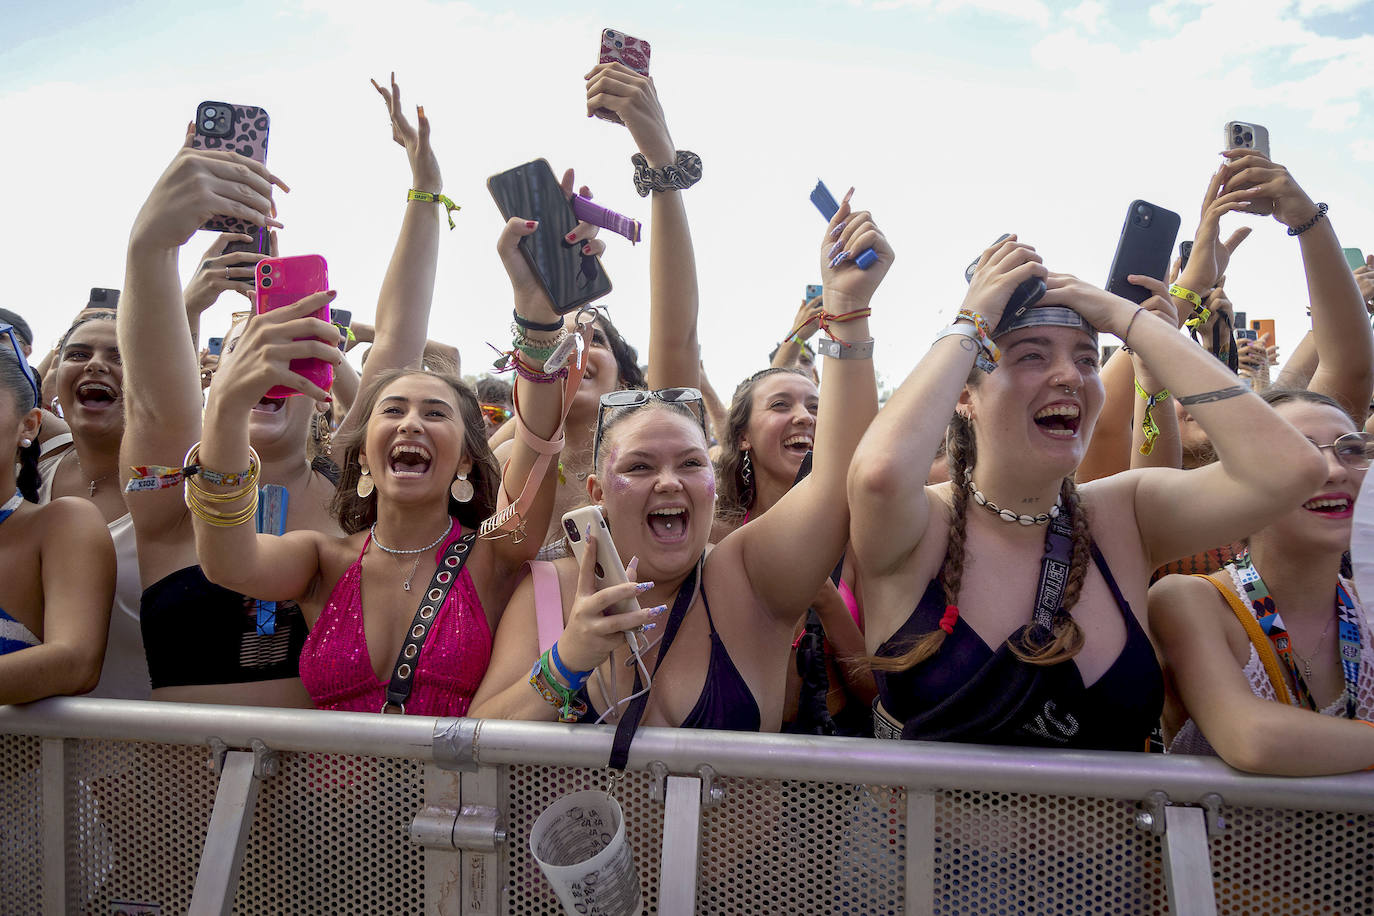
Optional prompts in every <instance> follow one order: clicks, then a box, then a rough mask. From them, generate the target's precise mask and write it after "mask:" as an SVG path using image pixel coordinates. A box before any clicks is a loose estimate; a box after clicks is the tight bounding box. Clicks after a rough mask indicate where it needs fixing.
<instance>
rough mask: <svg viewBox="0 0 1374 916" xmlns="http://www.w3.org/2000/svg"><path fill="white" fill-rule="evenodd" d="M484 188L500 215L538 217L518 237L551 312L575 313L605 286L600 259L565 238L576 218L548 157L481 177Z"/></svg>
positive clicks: (607, 281)
mask: <svg viewBox="0 0 1374 916" xmlns="http://www.w3.org/2000/svg"><path fill="white" fill-rule="evenodd" d="M487 190H488V191H490V192H491V196H492V199H493V200H495V201H496V207H497V209H499V210H500V211H501V215H502V216H503V217H504V218H506V219H510V218H511V217H516V218H517V219H527V220H538V222H539V228H538V229H536V230H535V231H534V234H533V235H527V236H525V237H524V238H522V239H521V240H520V253H521V254H523V255H524V256H525V261H526V262H528V264H529V265H530V270H532V271H533V272H534V275H535V276H536V277H538V278H539V282H540V284H541V285H542V286H543V287H544V292H546V293H547V294H548V296H549V301H550V302H552V303H553V310H554V311H555V312H557V313H558V314H560V315H564V314H567V313H568V312H575V311H577V310H578V309H579V308H581V307H582V306H584V305H586V304H587V303H588V302H593V301H595V300H597V299H600V298H601V297H602V296H604V295H606V294H607V293H609V292H610V291H611V279H610V277H608V276H606V272H605V271H604V270H602V268H601V261H600V260H598V259H597V258H596V257H595V256H593V255H588V254H583V253H582V243H580V242H578V243H574V244H569V243H568V240H567V236H568V233H569V232H572V231H573V229H574V228H576V227H577V217H576V216H575V215H574V214H573V209H572V204H571V203H569V202H568V199H567V198H566V197H564V196H563V189H562V188H561V187H560V186H559V184H558V179H557V178H555V177H554V174H553V169H551V168H549V164H548V162H546V161H545V160H543V159H536V160H534V161H533V162H526V163H525V164H524V165H520V166H516V167H515V168H513V169H511V170H509V171H506V172H502V173H501V174H499V175H493V176H491V177H490V178H488V179H487Z"/></svg>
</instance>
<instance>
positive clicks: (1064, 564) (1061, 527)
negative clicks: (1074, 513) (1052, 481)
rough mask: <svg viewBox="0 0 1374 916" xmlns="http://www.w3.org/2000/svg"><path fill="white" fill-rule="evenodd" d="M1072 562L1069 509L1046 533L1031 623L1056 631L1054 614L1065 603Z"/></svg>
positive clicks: (1061, 514)
mask: <svg viewBox="0 0 1374 916" xmlns="http://www.w3.org/2000/svg"><path fill="white" fill-rule="evenodd" d="M1072 560H1073V519H1072V518H1071V517H1070V515H1069V511H1068V507H1067V506H1065V507H1064V509H1063V510H1062V511H1061V512H1060V513H1059V515H1058V516H1057V517H1056V518H1052V519H1050V524H1049V527H1048V529H1047V530H1046V531H1045V557H1044V559H1043V560H1041V561H1040V582H1039V584H1038V585H1037V586H1036V589H1035V609H1034V611H1033V613H1032V614H1031V622H1032V624H1033V625H1034V626H1036V627H1044V628H1045V629H1046V630H1053V629H1054V615H1055V614H1056V613H1058V612H1059V607H1060V605H1062V604H1063V603H1064V586H1066V585H1067V584H1068V582H1069V565H1070V563H1071V562H1072Z"/></svg>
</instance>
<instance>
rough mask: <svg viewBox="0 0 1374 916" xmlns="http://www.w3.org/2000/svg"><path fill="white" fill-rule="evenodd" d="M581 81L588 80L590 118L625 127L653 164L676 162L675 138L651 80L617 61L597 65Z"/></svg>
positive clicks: (588, 115)
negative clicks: (601, 119)
mask: <svg viewBox="0 0 1374 916" xmlns="http://www.w3.org/2000/svg"><path fill="white" fill-rule="evenodd" d="M582 78H583V79H584V80H586V81H587V117H589V118H590V117H592V116H593V115H595V116H597V117H601V118H604V119H606V120H608V121H615V122H616V123H619V124H624V125H625V126H626V127H627V128H628V129H629V131H630V137H631V138H632V139H633V140H634V142H635V146H637V147H638V148H639V151H640V152H641V153H643V154H644V156H645V158H647V159H648V160H649V164H650V165H654V166H659V165H666V164H667V163H670V162H672V161H673V158H674V156H675V155H676V150H675V149H674V148H673V138H672V135H671V134H669V133H668V122H667V120H666V119H665V118H664V116H663V106H662V105H660V104H659V101H658V92H657V91H656V90H655V89H654V81H653V80H652V79H650V78H649V77H647V76H641V75H640V74H638V73H636V72H635V71H633V70H631V69H630V68H629V67H627V66H625V65H624V64H622V63H618V62H616V63H608V64H597V65H596V66H595V67H593V68H592V69H591V71H590V72H588V73H587V74H585V75H584V76H583V77H582ZM607 113H609V116H608V114H607Z"/></svg>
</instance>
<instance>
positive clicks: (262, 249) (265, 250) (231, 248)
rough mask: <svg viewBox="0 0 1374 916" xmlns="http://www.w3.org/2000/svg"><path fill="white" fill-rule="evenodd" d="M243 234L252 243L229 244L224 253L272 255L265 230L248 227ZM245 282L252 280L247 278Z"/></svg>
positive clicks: (269, 240) (269, 241)
mask: <svg viewBox="0 0 1374 916" xmlns="http://www.w3.org/2000/svg"><path fill="white" fill-rule="evenodd" d="M244 234H245V235H251V236H252V237H253V241H251V242H230V243H229V244H228V245H225V246H224V253H225V254H233V253H234V252H236V251H246V252H248V253H249V254H265V255H271V254H272V249H271V239H270V238H269V237H268V235H267V230H266V229H261V228H259V227H257V226H249V227H248V231H247V232H246V233H244ZM247 281H248V282H249V283H252V282H253V279H252V278H251V277H249V278H247Z"/></svg>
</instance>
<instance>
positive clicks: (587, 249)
mask: <svg viewBox="0 0 1374 916" xmlns="http://www.w3.org/2000/svg"><path fill="white" fill-rule="evenodd" d="M582 253H583V254H591V253H592V246H591V245H583V246H582Z"/></svg>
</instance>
